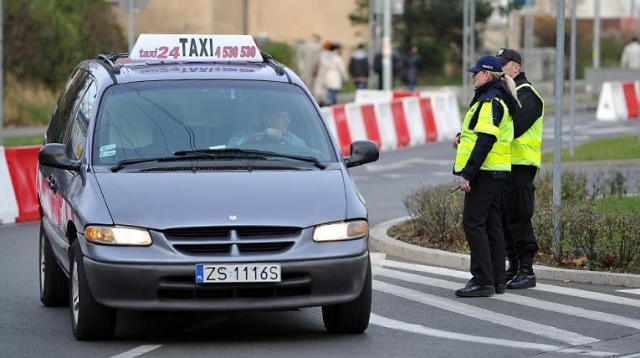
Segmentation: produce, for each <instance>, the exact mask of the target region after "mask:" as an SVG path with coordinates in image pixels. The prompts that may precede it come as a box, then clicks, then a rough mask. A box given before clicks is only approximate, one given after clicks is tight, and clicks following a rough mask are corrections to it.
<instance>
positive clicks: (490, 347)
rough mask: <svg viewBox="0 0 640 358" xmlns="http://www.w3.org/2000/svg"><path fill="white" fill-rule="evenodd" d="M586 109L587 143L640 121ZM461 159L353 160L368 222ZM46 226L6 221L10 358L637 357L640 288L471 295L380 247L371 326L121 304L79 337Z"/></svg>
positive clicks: (548, 287) (434, 148)
mask: <svg viewBox="0 0 640 358" xmlns="http://www.w3.org/2000/svg"><path fill="white" fill-rule="evenodd" d="M581 118H582V119H581V120H580V126H579V127H580V131H579V133H577V134H578V136H579V138H580V141H582V140H588V139H592V138H596V137H598V136H601V135H603V133H605V132H606V135H615V134H616V133H626V132H629V131H631V130H632V129H634V128H637V127H634V126H635V125H637V123H628V122H625V123H617V124H616V125H612V124H599V123H597V122H595V121H594V120H593V115H591V117H589V115H588V114H585V115H584V116H583V117H581ZM548 122H550V121H548ZM548 124H549V123H548ZM613 128H618V129H616V130H615V131H614V130H613ZM545 135H549V130H548V127H547V126H545ZM549 144H550V143H545V146H548V145H549ZM452 156H453V150H452V148H451V146H450V144H449V143H433V144H429V145H425V146H423V147H416V148H407V149H403V150H398V151H393V152H387V153H383V155H382V157H381V159H380V161H379V162H377V163H374V165H371V166H365V167H361V168H355V169H354V170H353V174H354V178H355V181H356V184H357V185H358V187H359V189H360V191H361V192H362V194H363V195H364V197H365V198H366V199H367V202H368V206H369V208H370V211H371V222H372V223H373V224H379V223H381V222H383V221H386V220H389V219H392V218H396V217H399V216H404V215H405V210H404V207H403V205H402V198H403V197H404V196H405V195H407V193H408V192H410V190H411V189H412V188H418V187H420V186H421V185H431V184H436V183H438V182H445V181H451V180H452V176H451V174H450V168H451V160H452V159H451V158H452ZM629 165H631V166H633V165H635V164H633V163H630V164H629ZM37 231H38V225H37V223H28V224H14V225H4V226H0V245H1V247H2V250H0V282H1V283H2V284H1V285H0V302H2V307H3V309H2V310H0V356H2V357H39V356H46V357H87V356H91V357H119V358H123V357H135V356H141V357H176V356H180V357H210V356H213V355H215V356H216V357H238V356H242V357H245V356H246V357H257V356H260V357H269V358H271V357H300V356H305V357H327V356H336V357H389V356H396V357H425V356H429V357H452V356H455V357H474V358H475V357H478V356H486V357H534V356H535V357H578V356H585V355H587V356H596V357H604V356H617V357H638V356H640V355H638V354H639V353H640V309H638V308H639V307H640V291H638V290H627V289H626V288H624V287H616V286H605V285H591V284H578V283H573V282H562V281H547V280H541V282H540V284H539V286H538V287H537V288H536V289H532V290H524V291H517V292H513V291H509V292H508V293H507V294H505V295H496V296H494V297H492V298H487V299H462V298H456V297H455V296H454V295H453V291H454V290H455V289H456V288H459V287H461V286H462V285H463V284H464V283H465V282H466V281H467V280H468V278H469V276H468V275H469V273H468V272H464V271H454V270H448V269H443V268H438V267H432V266H428V265H424V264H422V263H420V262H409V261H407V260H403V259H399V258H397V257H387V256H386V255H384V254H383V253H374V255H373V261H374V264H375V267H374V296H373V315H372V318H371V325H370V327H369V329H368V330H367V332H366V334H364V335H357V336H340V335H329V334H326V333H324V329H323V327H322V318H321V315H320V310H319V309H317V308H312V309H304V310H300V311H293V312H260V313H242V314H232V315H212V314H175V313H141V312H130V311H122V312H119V322H118V327H117V330H116V336H115V338H114V339H113V340H111V341H108V342H77V341H75V340H74V339H73V336H72V334H71V331H70V323H69V310H68V308H54V309H51V308H44V307H42V305H41V304H40V302H39V299H38V269H37Z"/></svg>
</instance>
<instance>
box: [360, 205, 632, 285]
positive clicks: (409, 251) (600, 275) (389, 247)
mask: <svg viewBox="0 0 640 358" xmlns="http://www.w3.org/2000/svg"><path fill="white" fill-rule="evenodd" d="M407 219H408V217H404V218H398V219H394V220H390V221H387V222H384V223H382V224H380V225H377V226H375V227H373V228H372V229H371V231H370V234H369V244H370V246H371V248H372V249H374V250H376V251H380V252H384V253H386V254H387V255H391V256H396V257H399V258H402V259H405V260H410V261H416V262H419V263H421V264H425V265H434V266H440V267H445V268H450V269H453V270H459V271H469V263H470V258H469V255H466V254H460V253H455V252H447V251H442V250H435V249H429V248H426V247H421V246H416V245H411V244H408V243H406V242H403V241H400V240H396V239H393V238H391V237H389V236H388V235H387V230H388V229H389V228H390V227H391V226H393V225H396V224H399V223H402V222H403V221H406V220H407ZM533 269H534V271H535V273H536V277H537V278H539V279H547V280H556V281H563V282H581V283H591V284H596V285H608V286H626V287H634V288H635V287H640V275H632V274H623V273H610V272H596V271H586V270H569V269H559V268H554V267H546V266H539V265H534V266H533Z"/></svg>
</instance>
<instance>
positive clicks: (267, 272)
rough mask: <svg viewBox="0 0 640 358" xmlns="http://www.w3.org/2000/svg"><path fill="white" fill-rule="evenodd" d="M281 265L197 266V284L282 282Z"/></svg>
mask: <svg viewBox="0 0 640 358" xmlns="http://www.w3.org/2000/svg"><path fill="white" fill-rule="evenodd" d="M280 281H282V277H281V275H280V265H279V264H246V265H218V264H196V283H228V282H234V283H237V282H280Z"/></svg>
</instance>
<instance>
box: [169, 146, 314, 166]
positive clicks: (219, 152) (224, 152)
mask: <svg viewBox="0 0 640 358" xmlns="http://www.w3.org/2000/svg"><path fill="white" fill-rule="evenodd" d="M173 154H174V155H180V156H182V155H184V156H188V155H193V154H200V155H202V154H204V155H210V156H213V157H218V156H228V155H233V156H236V155H240V156H242V155H252V156H254V155H255V156H260V157H271V158H287V159H293V160H300V161H303V162H308V163H312V164H313V165H315V166H316V167H318V168H320V169H324V168H326V167H327V166H326V165H324V164H322V163H321V162H320V161H319V160H318V159H317V158H315V157H310V156H304V155H294V154H284V153H276V152H268V151H263V150H256V149H239V148H221V149H208V148H207V149H196V150H179V151H177V152H174V153H173Z"/></svg>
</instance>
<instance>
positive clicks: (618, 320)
mask: <svg viewBox="0 0 640 358" xmlns="http://www.w3.org/2000/svg"><path fill="white" fill-rule="evenodd" d="M374 270H375V272H376V274H377V275H380V276H386V277H391V278H395V279H400V280H403V281H407V282H413V283H418V284H423V285H428V286H435V287H440V288H447V289H452V290H455V289H457V288H459V287H460V284H459V283H456V282H451V281H446V280H441V279H436V278H431V277H425V276H420V275H415V274H411V273H406V272H400V271H394V270H389V269H385V268H375V269H374ZM493 298H494V299H496V300H500V301H505V302H510V303H514V304H518V305H522V306H528V307H533V308H537V309H541V310H545V311H551V312H557V313H562V314H565V315H569V316H575V317H582V318H587V319H589V320H592V321H600V322H607V323H612V324H616V325H619V326H625V327H631V328H635V329H640V321H638V320H636V319H632V318H627V317H622V316H617V315H613V314H609V313H603V312H598V311H592V310H587V309H584V308H580V307H574V306H569V305H563V304H560V303H554V302H549V301H544V300H539V299H536V298H531V297H525V296H520V295H512V294H505V295H496V296H493Z"/></svg>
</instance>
